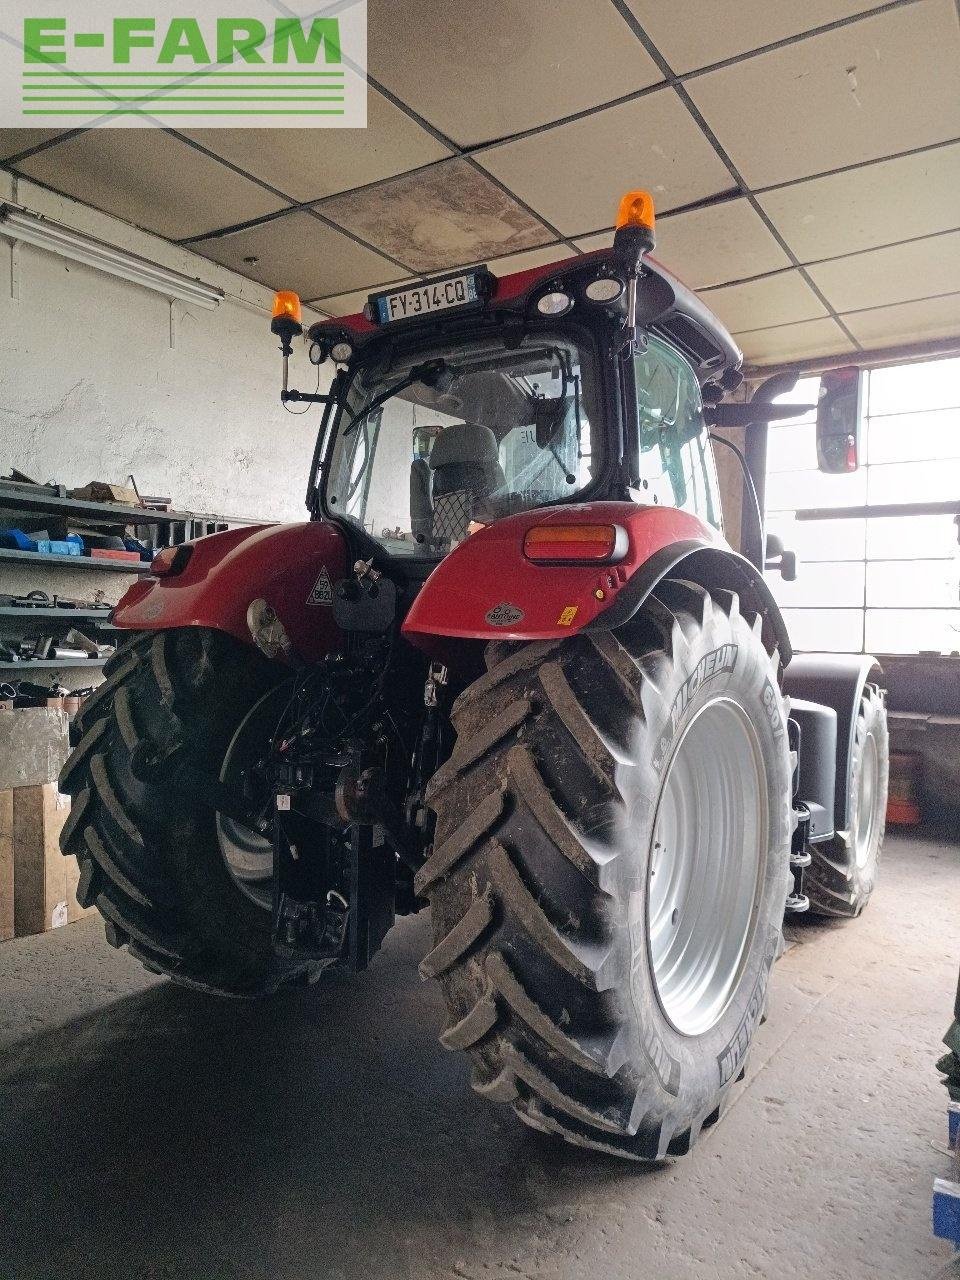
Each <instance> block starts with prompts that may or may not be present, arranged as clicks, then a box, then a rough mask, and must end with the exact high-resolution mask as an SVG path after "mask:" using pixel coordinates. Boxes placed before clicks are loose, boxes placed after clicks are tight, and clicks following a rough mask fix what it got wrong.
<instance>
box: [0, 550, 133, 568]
mask: <svg viewBox="0 0 960 1280" xmlns="http://www.w3.org/2000/svg"><path fill="white" fill-rule="evenodd" d="M0 560H13V561H16V563H17V564H56V565H59V566H60V567H61V568H62V569H99V570H100V571H101V573H149V572H150V565H149V563H148V562H147V561H146V560H141V561H140V562H139V564H135V563H134V562H133V561H132V560H100V559H99V558H96V559H95V558H94V557H93V556H54V555H50V554H48V553H47V552H46V551H17V550H16V549H15V548H13V547H0Z"/></svg>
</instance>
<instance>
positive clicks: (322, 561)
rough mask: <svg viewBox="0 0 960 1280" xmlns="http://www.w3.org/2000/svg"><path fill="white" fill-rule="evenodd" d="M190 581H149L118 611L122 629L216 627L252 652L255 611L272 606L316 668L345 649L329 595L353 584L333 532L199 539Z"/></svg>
mask: <svg viewBox="0 0 960 1280" xmlns="http://www.w3.org/2000/svg"><path fill="white" fill-rule="evenodd" d="M192 546H193V554H192V555H191V557H190V559H189V561H188V562H187V565H186V567H185V569H184V570H183V572H182V573H179V574H175V575H173V576H172V577H164V578H149V577H148V578H143V579H141V580H140V581H139V582H137V583H135V584H134V586H132V587H131V588H130V589H129V591H127V593H126V594H125V595H124V597H123V599H122V600H121V601H120V603H119V604H118V605H117V607H116V610H115V612H114V615H113V620H114V623H115V624H116V626H118V627H122V628H124V629H127V628H129V629H131V630H134V631H166V630H168V629H169V628H171V627H212V628H213V629H214V630H217V631H226V632H227V633H228V634H229V635H232V636H236V638H237V639H238V640H242V641H244V642H245V643H247V644H251V643H252V641H251V638H250V629H249V627H248V626H247V609H248V608H249V605H250V602H251V601H252V600H256V599H263V600H266V602H267V604H269V605H271V606H272V608H273V609H274V610H275V611H276V613H277V616H278V617H280V618H281V619H282V620H283V624H284V626H285V627H286V629H287V634H288V635H289V637H290V640H291V643H292V644H293V647H294V649H295V650H296V652H297V653H298V654H299V655H300V657H302V658H306V659H308V660H312V659H317V658H321V657H323V655H324V654H325V653H329V652H330V651H331V650H333V649H336V648H339V646H340V631H339V628H338V627H337V626H336V625H335V623H334V621H333V611H332V609H331V607H330V604H331V599H332V596H331V593H330V591H329V590H326V591H321V590H318V591H317V592H314V588H315V587H318V586H319V585H320V584H319V579H320V577H321V574H322V571H323V570H324V569H326V571H327V579H328V586H330V587H332V585H333V584H334V583H336V582H338V581H339V580H340V579H341V578H343V577H345V576H346V570H347V544H346V541H345V539H344V537H343V535H342V534H341V533H340V531H339V530H338V529H337V528H336V527H335V526H334V525H332V524H325V523H323V522H322V521H314V522H311V523H309V524H286V525H279V524H271V525H263V524H261V525H247V526H246V527H245V528H241V529H228V530H226V531H225V532H224V533H214V534H210V536H209V537H206V538H198V539H197V541H196V542H194V543H193V544H192Z"/></svg>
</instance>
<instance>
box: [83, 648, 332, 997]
mask: <svg viewBox="0 0 960 1280" xmlns="http://www.w3.org/2000/svg"><path fill="white" fill-rule="evenodd" d="M104 671H105V674H106V677H107V678H106V680H105V681H104V683H103V684H102V685H101V686H100V687H99V688H98V689H97V690H96V692H95V693H94V694H93V695H92V697H91V698H90V699H89V700H88V701H87V702H86V703H85V705H84V707H83V710H82V712H81V714H80V717H78V721H77V722H75V741H76V745H75V748H74V751H73V753H72V754H71V756H70V758H69V760H68V761H67V763H66V764H65V765H64V768H63V771H62V773H61V778H60V788H61V790H63V791H65V792H67V793H69V794H70V795H71V796H72V797H73V804H72V807H71V812H70V816H69V818H68V820H67V822H66V825H65V826H64V829H63V833H62V836H61V847H62V849H63V852H64V853H65V854H72V855H73V856H74V857H76V858H77V860H78V862H79V865H80V883H79V888H78V891H77V897H78V899H79V900H80V902H81V905H83V906H96V907H97V909H98V910H99V911H100V913H101V915H102V916H103V917H104V920H105V923H106V935H107V941H108V942H109V943H111V945H113V946H115V947H127V948H128V950H129V951H130V953H131V954H132V955H134V956H136V957H137V958H138V959H139V960H140V961H141V962H142V963H143V964H144V966H145V967H146V968H147V969H149V970H150V971H151V972H154V973H164V974H167V975H168V976H169V977H171V978H173V979H174V980H175V981H177V982H179V983H182V984H184V985H187V986H191V987H201V988H203V989H205V990H211V991H215V992H218V993H221V994H225V995H258V994H264V993H266V992H270V991H273V990H275V989H276V988H277V987H278V986H280V985H281V984H282V983H284V982H287V981H289V980H290V979H292V978H295V977H297V976H299V975H304V974H305V975H306V976H312V969H316V966H313V967H312V968H311V966H308V965H304V964H302V963H300V964H297V963H293V962H290V961H285V960H280V959H279V958H278V957H277V956H276V955H275V954H274V951H273V947H272V943H271V925H272V916H271V911H270V893H269V891H266V892H265V891H264V889H263V880H262V875H261V876H260V877H259V878H258V876H257V866H256V861H255V860H256V857H257V856H259V857H260V858H261V859H262V857H263V852H264V851H263V844H264V842H263V840H262V839H261V841H260V847H259V849H258V846H257V842H256V839H255V833H254V832H252V831H251V832H249V833H248V835H249V836H250V837H251V839H249V840H247V841H245V842H241V848H240V853H242V854H244V855H245V856H246V860H247V865H246V868H244V865H243V864H242V863H241V865H240V873H241V874H234V872H232V871H231V868H230V862H229V859H228V855H230V854H231V851H234V854H235V847H236V845H237V843H238V841H239V840H240V836H239V834H238V833H237V832H236V830H235V831H234V839H233V842H232V843H228V842H225V841H224V839H223V835H222V830H221V828H222V818H221V816H220V815H218V814H217V813H216V811H215V810H214V808H213V807H212V806H211V805H209V804H206V803H204V801H203V797H202V785H201V786H199V787H195V788H194V789H193V791H192V792H191V791H190V790H185V789H183V788H178V786H177V785H176V783H175V782H174V783H171V782H169V781H165V780H164V778H163V776H162V775H161V774H160V772H159V771H157V772H156V774H155V776H151V769H150V766H149V764H147V766H146V767H145V766H144V764H143V761H144V760H147V761H149V760H150V759H151V758H153V757H155V756H158V755H162V753H163V751H164V750H165V749H166V748H168V747H169V745H170V744H171V743H172V742H177V741H180V742H183V743H185V744H186V756H187V759H186V762H185V765H184V766H181V767H180V769H179V770H178V773H180V774H181V775H182V774H183V773H184V771H185V772H186V774H187V776H190V775H191V774H195V775H199V776H200V777H203V776H210V775H211V773H212V774H213V775H214V776H216V775H217V774H219V773H220V771H221V766H222V765H223V763H224V761H225V760H229V759H230V758H231V755H236V753H237V744H238V741H240V742H242V741H243V739H242V736H241V737H240V738H238V731H239V730H241V728H242V727H243V726H244V725H246V724H251V723H252V724H254V725H255V727H256V729H257V731H258V732H259V733H260V734H261V737H262V738H263V739H264V741H263V743H262V744H261V745H262V746H263V747H266V745H268V744H269V741H270V737H271V735H272V732H273V731H274V730H275V729H276V725H277V722H278V720H279V718H280V715H281V714H282V711H283V707H284V706H285V702H284V700H283V698H282V697H277V696H276V695H277V693H278V692H279V693H282V690H283V685H282V683H281V682H282V681H283V680H284V676H285V675H288V673H286V672H285V669H284V668H279V667H277V666H275V665H274V664H271V663H269V662H267V661H266V659H264V658H263V657H261V655H260V654H259V653H258V652H257V651H256V650H254V649H252V648H250V647H249V646H246V645H242V644H240V643H239V642H238V641H236V640H234V639H232V638H231V637H230V636H227V635H224V634H222V633H221V632H218V631H210V630H206V629H203V628H184V629H181V630H172V631H161V632H158V633H156V634H151V635H147V636H141V637H139V638H137V639H136V640H134V641H133V642H132V643H130V644H128V645H126V646H125V647H124V648H122V649H121V650H119V651H118V652H117V654H116V655H115V656H114V657H113V658H111V659H110V662H109V663H108V664H107V666H106V667H105V668H104ZM288 700H289V699H287V701H288ZM271 706H273V708H274V710H273V712H272V720H271V718H270V715H267V716H266V717H264V716H260V717H259V720H258V718H257V709H258V708H261V709H262V708H266V709H267V710H269V709H270V707H271ZM261 721H262V723H261ZM255 749H256V744H252V746H251V750H254V751H255ZM267 857H268V858H269V846H268V847H267ZM234 860H236V858H235V859H234ZM244 876H246V878H244ZM258 887H259V891H255V890H256V889H257V888H258Z"/></svg>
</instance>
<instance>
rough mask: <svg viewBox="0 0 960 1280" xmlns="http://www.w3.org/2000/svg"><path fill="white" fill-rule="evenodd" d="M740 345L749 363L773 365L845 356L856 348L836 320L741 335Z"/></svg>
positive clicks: (805, 323) (738, 336) (757, 330)
mask: <svg viewBox="0 0 960 1280" xmlns="http://www.w3.org/2000/svg"><path fill="white" fill-rule="evenodd" d="M737 342H738V344H739V345H740V347H741V348H742V350H743V355H744V359H745V360H747V361H748V362H750V363H756V364H770V363H771V362H773V361H775V360H777V361H779V360H785V361H786V360H807V359H810V358H811V357H813V356H833V355H842V354H843V353H845V352H847V351H853V350H854V349H855V348H854V346H853V343H852V342H851V341H850V339H849V338H848V337H847V336H846V334H845V333H844V332H843V330H842V329H841V328H840V326H839V325H838V324H837V322H836V320H831V319H830V318H829V317H827V318H825V319H823V320H803V321H801V323H799V324H783V325H780V327H779V328H776V329H755V330H753V332H751V333H738V334H737Z"/></svg>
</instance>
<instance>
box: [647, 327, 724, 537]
mask: <svg viewBox="0 0 960 1280" xmlns="http://www.w3.org/2000/svg"><path fill="white" fill-rule="evenodd" d="M634 377H635V379H636V391H637V429H638V445H639V453H638V463H639V466H638V479H639V481H640V501H641V502H649V503H652V504H658V505H660V506H665V507H680V508H682V509H683V510H684V511H691V512H693V513H694V514H695V515H698V516H699V517H700V519H701V520H703V521H704V522H705V523H706V524H711V525H713V526H714V528H716V529H719V528H721V516H720V500H719V492H718V489H717V474H716V468H715V466H714V461H713V449H712V448H711V445H710V442H709V440H708V439H707V429H706V426H705V424H704V420H703V401H702V399H701V397H700V384H699V382H698V381H697V376H696V374H695V373H694V372H693V369H692V368H691V367H690V365H689V364H688V363H687V361H686V360H685V359H684V358H683V356H681V355H680V354H679V353H678V352H676V351H674V350H673V349H672V348H671V347H669V346H667V344H666V343H665V342H661V341H660V339H658V338H650V339H649V342H648V346H647V349H646V351H643V352H638V353H637V354H636V355H635V356H634Z"/></svg>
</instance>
